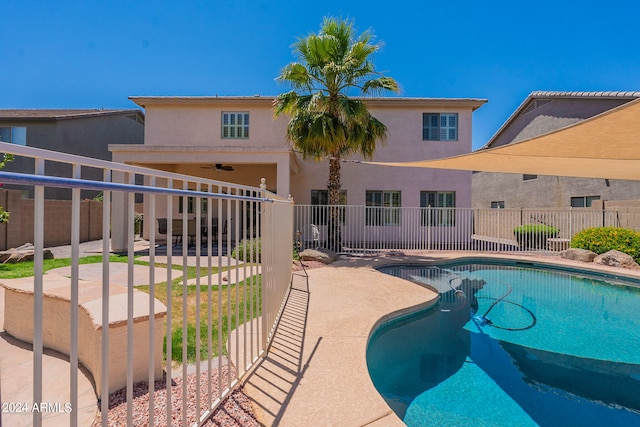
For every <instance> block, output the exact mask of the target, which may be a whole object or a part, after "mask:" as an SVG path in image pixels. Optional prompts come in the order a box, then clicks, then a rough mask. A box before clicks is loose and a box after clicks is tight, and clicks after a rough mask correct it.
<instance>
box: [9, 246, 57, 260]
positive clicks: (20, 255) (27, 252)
mask: <svg viewBox="0 0 640 427" xmlns="http://www.w3.org/2000/svg"><path fill="white" fill-rule="evenodd" d="M42 255H43V257H44V259H53V253H52V252H51V251H50V250H49V249H44V250H43V253H42ZM34 256H35V247H34V246H33V244H32V243H25V244H24V245H22V246H19V247H17V248H11V249H7V250H6V251H0V264H16V263H18V262H23V261H33V258H34Z"/></svg>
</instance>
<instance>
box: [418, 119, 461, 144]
mask: <svg viewBox="0 0 640 427" xmlns="http://www.w3.org/2000/svg"><path fill="white" fill-rule="evenodd" d="M422 140H423V141H457V140H458V113H446V114H445V113H424V114H422Z"/></svg>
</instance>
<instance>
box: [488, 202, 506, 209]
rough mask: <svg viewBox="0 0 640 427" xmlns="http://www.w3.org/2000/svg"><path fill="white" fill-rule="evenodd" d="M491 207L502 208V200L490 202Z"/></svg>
mask: <svg viewBox="0 0 640 427" xmlns="http://www.w3.org/2000/svg"><path fill="white" fill-rule="evenodd" d="M491 209H504V200H500V201H498V202H491Z"/></svg>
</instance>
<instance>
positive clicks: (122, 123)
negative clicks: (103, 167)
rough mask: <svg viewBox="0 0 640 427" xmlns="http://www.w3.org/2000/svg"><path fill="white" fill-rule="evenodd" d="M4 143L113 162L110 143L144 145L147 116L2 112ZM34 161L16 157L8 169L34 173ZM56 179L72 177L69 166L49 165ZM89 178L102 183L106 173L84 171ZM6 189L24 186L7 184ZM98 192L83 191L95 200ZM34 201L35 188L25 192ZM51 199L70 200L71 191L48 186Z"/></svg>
mask: <svg viewBox="0 0 640 427" xmlns="http://www.w3.org/2000/svg"><path fill="white" fill-rule="evenodd" d="M0 141H3V142H10V143H13V144H20V145H26V146H29V147H36V148H43V149H46V150H51V151H58V152H61V153H69V154H76V155H80V156H86V157H93V158H96V159H102V160H111V153H110V152H109V150H108V145H109V144H116V143H117V144H143V143H144V114H143V113H142V111H140V110H138V109H127V110H97V109H93V110H61V109H56V110H35V109H34V110H0ZM34 167H35V166H34V163H33V161H32V160H27V159H21V158H16V160H15V161H13V162H11V163H8V164H7V165H6V167H5V170H6V171H9V172H31V171H33V170H34ZM45 168H46V169H47V170H48V171H50V174H52V175H55V176H63V177H70V176H71V168H70V167H69V166H68V165H62V164H54V163H47V164H46V165H45ZM82 176H83V177H84V178H87V179H98V180H102V172H101V171H97V170H90V169H86V168H85V169H83V171H82ZM5 188H19V189H24V187H17V186H10V185H6V186H5ZM96 194H97V192H96V191H83V192H82V197H83V198H93V197H94V196H95V195H96ZM25 196H26V197H29V198H32V197H33V189H29V190H25ZM45 198H47V199H70V198H71V191H70V190H68V189H56V188H52V187H51V188H50V187H47V188H46V190H45Z"/></svg>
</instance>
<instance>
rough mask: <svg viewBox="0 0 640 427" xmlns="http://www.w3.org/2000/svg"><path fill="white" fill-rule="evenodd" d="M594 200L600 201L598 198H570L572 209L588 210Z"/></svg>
mask: <svg viewBox="0 0 640 427" xmlns="http://www.w3.org/2000/svg"><path fill="white" fill-rule="evenodd" d="M594 200H600V196H584V197H583V196H580V197H572V198H571V207H572V208H590V207H591V203H592V202H593V201H594Z"/></svg>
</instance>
